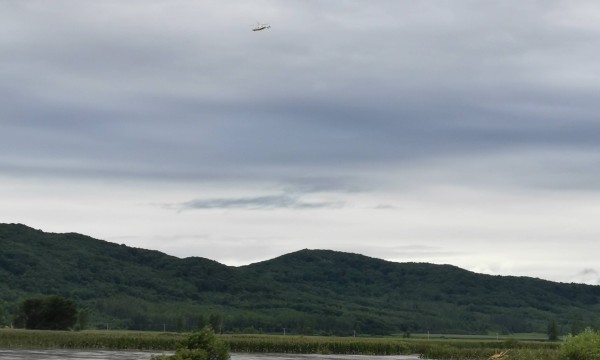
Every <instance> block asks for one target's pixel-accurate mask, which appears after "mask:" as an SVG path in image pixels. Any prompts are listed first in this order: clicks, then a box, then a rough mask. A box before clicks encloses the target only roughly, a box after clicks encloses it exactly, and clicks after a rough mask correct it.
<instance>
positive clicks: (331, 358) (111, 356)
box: [0, 350, 418, 360]
mask: <svg viewBox="0 0 600 360" xmlns="http://www.w3.org/2000/svg"><path fill="white" fill-rule="evenodd" d="M154 354H158V353H156V352H139V351H100V350H99V351H81V350H0V359H2V360H57V359H68V360H149V359H150V357H151V356H152V355H154ZM231 360H418V356H416V355H408V356H407V355H397V356H366V355H298V354H235V353H234V354H231Z"/></svg>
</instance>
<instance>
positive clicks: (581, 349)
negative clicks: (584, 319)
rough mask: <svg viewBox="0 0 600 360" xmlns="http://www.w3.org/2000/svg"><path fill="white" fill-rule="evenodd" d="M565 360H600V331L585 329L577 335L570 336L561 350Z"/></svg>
mask: <svg viewBox="0 0 600 360" xmlns="http://www.w3.org/2000/svg"><path fill="white" fill-rule="evenodd" d="M560 357H561V359H564V360H600V331H593V330H592V329H590V328H587V329H585V330H584V331H583V332H582V333H581V334H579V335H577V336H569V337H568V338H567V340H566V341H565V343H564V344H563V346H562V348H561V350H560Z"/></svg>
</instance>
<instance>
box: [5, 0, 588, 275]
mask: <svg viewBox="0 0 600 360" xmlns="http://www.w3.org/2000/svg"><path fill="white" fill-rule="evenodd" d="M257 22H266V23H269V24H270V25H271V28H270V29H267V30H264V31H259V32H253V31H251V29H252V26H251V25H252V24H256V23H257ZM599 114H600V3H598V2H597V1H592V0H590V1H577V0H575V1H572V0H563V1H557V0H539V1H534V0H518V1H517V0H504V1H479V0H455V1H444V0H436V1H428V0H419V1H403V0H377V1H364V0H361V1H353V0H339V1H323V0H319V1H317V0H286V1H279V0H273V1H269V0H265V1H261V0H250V1H249V0H239V1H234V0H230V1H222V0H214V1H210V0H201V1H197V0H103V1H97V0H72V1H68V0H53V1H47V0H0V222H4V223H23V224H25V225H28V226H31V227H34V228H37V229H41V230H44V231H50V232H78V233H83V234H86V235H90V236H92V237H95V238H99V239H104V240H108V241H111V242H116V243H123V244H127V245H129V246H135V247H142V248H147V249H155V250H159V251H162V252H165V253H168V254H171V255H175V256H178V257H188V256H200V257H205V258H209V259H213V260H216V261H219V262H221V263H224V264H228V265H235V266H237V265H243V264H248V263H252V262H257V261H262V260H266V259H270V258H273V257H276V256H279V255H282V254H285V253H288V252H292V251H296V250H299V249H303V248H310V249H333V250H340V251H347V252H354V253H360V254H364V255H368V256H373V257H377V258H382V259H386V260H391V261H398V262H409V261H413V262H430V263H437V264H452V265H456V266H459V267H462V268H465V269H468V270H471V271H476V272H480V273H487V274H499V275H516V276H531V277H538V278H543V279H549V280H553V281H561V282H585V283H589V284H600V273H599V272H600V264H599V263H598V257H597V255H598V253H599V252H600V242H598V240H599V239H600V118H599Z"/></svg>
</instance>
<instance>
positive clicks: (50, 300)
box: [15, 296, 77, 330]
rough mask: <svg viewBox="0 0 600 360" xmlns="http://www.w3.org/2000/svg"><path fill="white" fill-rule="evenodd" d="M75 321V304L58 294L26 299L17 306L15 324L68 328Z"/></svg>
mask: <svg viewBox="0 0 600 360" xmlns="http://www.w3.org/2000/svg"><path fill="white" fill-rule="evenodd" d="M76 322H77V305H76V304H75V302H73V301H72V300H69V299H65V298H62V297H60V296H49V297H43V298H34V299H27V300H25V301H23V302H22V303H21V305H20V306H19V312H18V313H17V316H16V317H15V326H16V327H22V328H26V329H38V330H68V329H72V328H73V327H74V325H75V323H76Z"/></svg>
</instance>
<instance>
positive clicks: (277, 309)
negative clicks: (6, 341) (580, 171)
mask: <svg viewBox="0 0 600 360" xmlns="http://www.w3.org/2000/svg"><path fill="white" fill-rule="evenodd" d="M0 278H1V279H2V280H1V281H0V300H3V301H4V304H3V307H4V310H5V311H4V313H5V314H9V315H10V313H12V312H14V310H15V307H16V305H17V304H18V302H19V301H21V300H22V299H24V298H26V297H30V296H35V295H46V294H59V295H63V296H66V297H70V298H73V299H75V300H77V301H78V302H79V304H80V305H81V306H82V307H85V308H87V309H88V310H87V311H88V312H89V313H90V315H91V317H92V319H93V325H98V326H105V325H104V324H105V323H109V322H110V323H111V324H112V326H113V327H122V328H135V329H154V330H156V329H158V328H163V327H164V326H166V324H169V326H171V327H172V328H175V327H177V328H179V329H186V328H190V327H193V326H196V325H197V324H198V323H201V322H203V321H208V320H209V318H210V319H211V320H213V321H216V320H215V319H218V326H220V327H223V328H224V330H225V331H243V330H246V331H259V330H262V331H280V330H281V329H282V328H283V327H286V328H287V329H288V331H291V332H297V333H335V334H351V333H353V332H354V331H357V332H359V333H370V334H386V333H394V332H402V331H435V332H454V333H483V332H491V331H493V332H498V331H502V332H525V331H545V328H546V325H547V322H548V321H549V320H550V319H555V320H557V321H558V322H559V324H561V326H562V329H563V332H566V331H571V328H572V327H573V328H575V329H576V328H581V327H583V326H585V325H596V323H597V322H598V321H599V320H600V315H599V314H600V302H599V300H600V287H599V286H590V285H581V284H562V283H554V282H550V281H544V280H539V279H533V278H524V277H502V276H489V275H482V274H476V273H472V272H469V271H466V270H463V269H460V268H457V267H455V266H450V265H432V264H426V263H393V262H389V261H384V260H380V259H374V258H370V257H367V256H363V255H358V254H349V253H341V252H335V251H329V250H301V251H297V252H294V253H291V254H287V255H283V256H280V257H277V258H275V259H272V260H268V261H264V262H260V263H256V264H251V265H247V266H242V267H238V268H236V267H228V266H226V265H222V264H219V263H217V262H215V261H212V260H208V259H204V258H186V259H179V258H176V257H173V256H169V255H165V254H163V253H160V252H158V251H151V250H144V249H136V248H131V247H127V246H125V245H117V244H113V243H109V242H106V241H102V240H96V239H92V238H90V237H87V236H83V235H79V234H52V233H44V232H42V231H39V230H34V229H31V228H29V227H27V226H24V225H18V224H0ZM6 318H8V316H6V315H5V320H4V321H5V322H6V321H7V320H8V319H6ZM1 320H2V319H0V321H1ZM100 324H102V325H100ZM215 325H217V324H215Z"/></svg>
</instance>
